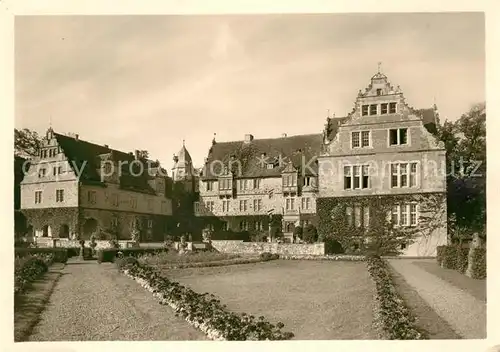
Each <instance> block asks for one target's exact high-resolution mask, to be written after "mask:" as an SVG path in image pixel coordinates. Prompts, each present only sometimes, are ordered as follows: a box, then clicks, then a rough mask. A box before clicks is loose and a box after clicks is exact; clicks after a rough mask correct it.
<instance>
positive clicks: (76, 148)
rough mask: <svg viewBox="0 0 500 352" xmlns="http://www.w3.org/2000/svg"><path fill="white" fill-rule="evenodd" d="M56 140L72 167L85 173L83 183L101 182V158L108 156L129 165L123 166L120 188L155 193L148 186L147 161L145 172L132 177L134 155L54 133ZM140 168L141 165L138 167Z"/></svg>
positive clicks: (152, 165)
mask: <svg viewBox="0 0 500 352" xmlns="http://www.w3.org/2000/svg"><path fill="white" fill-rule="evenodd" d="M54 136H55V137H56V140H57V142H58V144H59V146H60V147H61V149H62V151H63V152H64V154H65V155H66V157H67V158H68V160H69V161H70V165H71V166H72V167H73V168H74V169H75V168H77V169H78V170H81V169H82V166H83V171H82V174H81V176H80V180H81V181H83V182H101V179H100V176H99V170H100V167H101V165H100V160H101V156H104V155H108V156H110V157H111V158H112V159H113V160H115V161H127V162H128V163H127V164H125V163H124V164H123V165H122V173H121V177H120V186H121V187H123V188H129V189H133V190H136V191H142V192H148V193H153V192H154V190H153V189H152V188H151V186H150V185H149V184H148V180H149V175H148V172H147V169H146V168H147V166H148V165H147V164H146V162H147V160H141V161H142V162H143V165H144V170H145V171H144V172H143V173H142V174H140V175H137V176H135V175H130V174H129V167H130V163H131V162H132V161H133V160H135V156H134V155H133V154H132V153H125V152H122V151H119V150H115V149H110V148H109V147H107V146H102V145H98V144H94V143H90V142H87V141H84V140H81V139H77V138H74V137H70V136H66V135H62V134H59V133H54ZM157 164H158V163H157V162H151V164H150V166H151V167H155V166H158V165H157ZM137 167H139V165H137Z"/></svg>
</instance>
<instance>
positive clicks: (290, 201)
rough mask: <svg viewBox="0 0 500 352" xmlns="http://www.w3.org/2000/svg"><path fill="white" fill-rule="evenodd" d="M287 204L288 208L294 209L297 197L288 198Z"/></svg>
mask: <svg viewBox="0 0 500 352" xmlns="http://www.w3.org/2000/svg"><path fill="white" fill-rule="evenodd" d="M285 206H286V210H294V209H295V199H294V198H286V202H285Z"/></svg>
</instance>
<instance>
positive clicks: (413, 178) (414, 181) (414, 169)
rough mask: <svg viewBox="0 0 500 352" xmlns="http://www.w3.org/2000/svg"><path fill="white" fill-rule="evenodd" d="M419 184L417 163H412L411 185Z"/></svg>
mask: <svg viewBox="0 0 500 352" xmlns="http://www.w3.org/2000/svg"><path fill="white" fill-rule="evenodd" d="M416 186H417V163H411V164H410V187H416Z"/></svg>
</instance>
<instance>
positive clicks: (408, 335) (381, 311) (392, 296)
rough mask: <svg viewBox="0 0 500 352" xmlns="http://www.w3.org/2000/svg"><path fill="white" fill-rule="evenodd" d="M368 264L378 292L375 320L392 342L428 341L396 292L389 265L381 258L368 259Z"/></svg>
mask: <svg viewBox="0 0 500 352" xmlns="http://www.w3.org/2000/svg"><path fill="white" fill-rule="evenodd" d="M367 264H368V271H369V273H370V275H371V277H372V279H373V281H374V282H375V286H376V290H377V296H376V300H377V314H376V317H375V319H376V321H377V323H379V324H380V325H381V326H382V329H383V330H384V332H385V333H386V334H387V337H388V338H389V339H390V340H424V339H428V337H427V335H426V334H425V333H424V332H423V331H420V330H419V329H418V328H417V327H416V325H415V317H414V316H413V315H412V314H411V312H410V310H409V309H408V307H407V306H406V304H405V302H404V301H403V299H402V298H401V297H400V296H399V294H398V292H397V291H396V287H395V286H394V282H393V281H392V276H391V273H390V270H389V267H388V264H387V263H386V262H385V261H384V260H383V259H381V258H379V257H368V258H367Z"/></svg>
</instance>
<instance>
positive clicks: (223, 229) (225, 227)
mask: <svg viewBox="0 0 500 352" xmlns="http://www.w3.org/2000/svg"><path fill="white" fill-rule="evenodd" d="M222 231H229V223H228V222H227V221H224V222H223V223H222Z"/></svg>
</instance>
